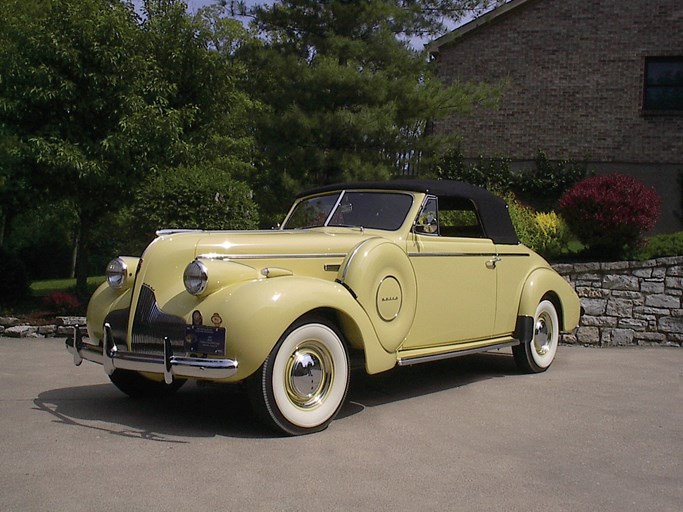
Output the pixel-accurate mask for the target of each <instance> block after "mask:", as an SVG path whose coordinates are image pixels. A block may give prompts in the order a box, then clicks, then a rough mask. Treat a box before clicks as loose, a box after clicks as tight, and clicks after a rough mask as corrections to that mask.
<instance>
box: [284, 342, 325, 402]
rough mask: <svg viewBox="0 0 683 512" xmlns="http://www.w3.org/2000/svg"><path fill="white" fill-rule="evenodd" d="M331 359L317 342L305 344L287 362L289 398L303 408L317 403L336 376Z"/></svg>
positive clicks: (286, 383)
mask: <svg viewBox="0 0 683 512" xmlns="http://www.w3.org/2000/svg"><path fill="white" fill-rule="evenodd" d="M333 368H334V367H333V365H332V358H331V357H330V355H329V353H328V352H327V350H326V349H325V348H324V347H323V346H321V345H319V344H318V343H316V342H313V341H310V342H306V343H302V344H301V345H299V346H298V347H297V348H296V350H295V351H294V352H293V353H292V355H291V356H290V357H289V360H288V361H287V368H286V374H285V380H286V382H285V387H286V389H287V395H288V396H289V399H290V401H291V402H292V403H293V404H294V405H296V406H297V407H300V408H302V409H309V408H312V407H315V406H316V405H318V404H319V403H320V402H321V401H322V400H323V399H324V398H325V395H326V394H327V392H328V391H329V389H330V385H331V384H332V380H333V378H334V371H333Z"/></svg>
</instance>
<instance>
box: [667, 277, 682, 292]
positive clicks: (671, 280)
mask: <svg viewBox="0 0 683 512" xmlns="http://www.w3.org/2000/svg"><path fill="white" fill-rule="evenodd" d="M664 283H665V284H666V287H667V288H670V289H674V290H681V289H683V277H667V278H666V279H665V280H664Z"/></svg>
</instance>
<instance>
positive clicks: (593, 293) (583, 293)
mask: <svg viewBox="0 0 683 512" xmlns="http://www.w3.org/2000/svg"><path fill="white" fill-rule="evenodd" d="M576 294H577V295H578V296H579V297H581V298H584V297H585V298H587V299H603V298H605V297H607V296H608V295H609V292H607V291H605V290H603V289H601V288H595V287H592V286H577V287H576Z"/></svg>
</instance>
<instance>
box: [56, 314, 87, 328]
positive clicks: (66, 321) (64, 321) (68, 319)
mask: <svg viewBox="0 0 683 512" xmlns="http://www.w3.org/2000/svg"><path fill="white" fill-rule="evenodd" d="M57 321H58V322H60V323H61V325H68V326H72V327H73V326H74V325H85V317H82V316H58V317H57Z"/></svg>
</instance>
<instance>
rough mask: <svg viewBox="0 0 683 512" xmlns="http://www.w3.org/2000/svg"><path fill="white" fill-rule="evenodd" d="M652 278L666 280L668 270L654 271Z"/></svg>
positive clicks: (657, 269) (656, 269)
mask: <svg viewBox="0 0 683 512" xmlns="http://www.w3.org/2000/svg"><path fill="white" fill-rule="evenodd" d="M652 277H653V279H664V278H665V277H666V268H664V267H658V268H655V269H652Z"/></svg>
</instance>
